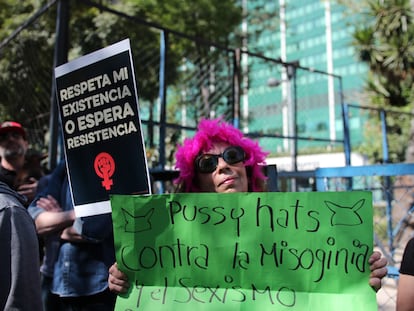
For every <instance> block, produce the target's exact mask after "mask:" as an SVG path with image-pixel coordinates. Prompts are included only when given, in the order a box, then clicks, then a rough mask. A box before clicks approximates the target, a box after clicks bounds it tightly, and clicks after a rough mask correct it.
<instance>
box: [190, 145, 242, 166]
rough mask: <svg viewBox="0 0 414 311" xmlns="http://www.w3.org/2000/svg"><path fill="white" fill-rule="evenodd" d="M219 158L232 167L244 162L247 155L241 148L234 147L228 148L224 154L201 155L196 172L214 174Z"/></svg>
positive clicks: (197, 161)
mask: <svg viewBox="0 0 414 311" xmlns="http://www.w3.org/2000/svg"><path fill="white" fill-rule="evenodd" d="M219 158H223V160H224V161H226V163H227V164H230V165H232V164H236V163H239V162H242V161H244V160H245V158H246V153H245V152H244V150H243V149H242V148H241V147H238V146H232V147H228V148H226V149H225V150H224V151H223V153H222V154H208V153H205V154H200V155H199V156H198V157H197V158H196V160H195V166H196V170H197V171H198V172H200V173H212V172H214V171H215V170H216V168H217V165H218V159H219Z"/></svg>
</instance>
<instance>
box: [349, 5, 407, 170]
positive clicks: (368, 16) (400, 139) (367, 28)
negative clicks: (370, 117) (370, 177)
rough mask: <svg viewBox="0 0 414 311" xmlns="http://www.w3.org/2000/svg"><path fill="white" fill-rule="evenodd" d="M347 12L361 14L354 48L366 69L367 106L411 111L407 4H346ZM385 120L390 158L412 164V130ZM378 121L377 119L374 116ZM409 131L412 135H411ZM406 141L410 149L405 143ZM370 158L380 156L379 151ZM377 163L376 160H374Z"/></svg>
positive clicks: (400, 120)
mask: <svg viewBox="0 0 414 311" xmlns="http://www.w3.org/2000/svg"><path fill="white" fill-rule="evenodd" d="M345 4H346V5H348V6H349V7H350V8H353V9H358V10H359V12H361V11H362V12H363V13H362V14H361V16H364V17H365V20H364V21H360V22H359V23H357V26H356V29H355V31H354V46H355V48H356V50H357V51H358V57H359V59H360V60H361V61H363V62H365V63H366V64H367V65H368V66H369V74H368V77H367V83H366V86H365V90H366V92H367V93H368V95H369V100H370V104H371V105H374V106H377V107H379V108H383V109H392V108H398V109H400V110H401V109H402V110H403V111H406V112H409V111H411V110H412V109H413V105H412V104H413V99H414V90H413V88H412V86H413V81H414V45H413V43H414V23H413V21H414V15H413V10H412V7H411V5H410V1H409V0H396V1H375V0H365V1H362V3H361V2H358V4H356V2H352V1H351V2H350V1H346V2H345ZM392 116H393V117H392V118H391V117H390V118H387V123H388V128H387V131H388V133H389V134H390V136H389V137H388V140H389V142H390V158H391V159H392V160H393V161H398V162H400V161H402V160H404V157H405V159H406V160H407V161H409V162H413V161H414V127H413V128H412V129H411V130H409V128H410V125H409V123H408V121H409V120H408V118H404V117H402V116H400V117H398V118H395V114H393V115H392ZM374 119H377V115H375V116H374ZM410 131H411V132H410ZM407 141H409V146H408V148H405V147H407V144H406V143H405V142H407ZM372 154H381V153H380V152H379V151H378V150H377V151H372ZM374 160H378V159H374Z"/></svg>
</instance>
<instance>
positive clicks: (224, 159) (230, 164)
mask: <svg viewBox="0 0 414 311" xmlns="http://www.w3.org/2000/svg"><path fill="white" fill-rule="evenodd" d="M266 155H267V154H266V153H265V152H263V151H262V149H261V148H260V147H259V145H258V143H257V142H255V141H253V140H251V139H249V138H247V137H245V136H244V135H243V133H242V132H241V131H240V130H238V129H236V128H235V127H233V126H232V125H230V124H228V123H225V122H223V121H222V120H220V119H213V120H206V119H205V120H202V121H201V122H200V123H199V126H198V131H197V132H196V134H195V135H194V137H193V138H187V139H186V140H184V143H183V145H181V146H179V148H178V150H177V153H176V168H177V169H178V170H179V177H178V178H177V180H176V184H177V191H178V192H217V193H229V192H248V191H249V192H250V191H255V192H260V191H265V190H266V177H265V176H264V175H263V172H262V167H261V166H262V165H263V164H264V163H265V159H266ZM369 264H370V270H371V276H370V279H369V284H370V285H371V286H372V287H373V288H374V289H375V290H376V291H378V290H379V289H380V288H381V279H382V278H383V277H384V276H385V275H386V274H387V268H386V265H387V260H386V258H384V257H382V256H381V253H379V252H374V253H373V254H372V255H371V256H370V258H369ZM108 283H109V288H110V289H111V290H112V291H113V292H115V293H122V292H126V291H127V289H128V287H129V283H128V280H127V278H126V275H125V274H124V273H122V272H121V271H120V270H119V269H118V267H117V264H116V263H114V264H113V265H112V266H111V268H110V269H109V278H108Z"/></svg>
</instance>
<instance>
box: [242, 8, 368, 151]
mask: <svg viewBox="0 0 414 311" xmlns="http://www.w3.org/2000/svg"><path fill="white" fill-rule="evenodd" d="M243 5H244V8H245V9H246V10H248V11H253V10H255V9H256V10H258V11H262V12H266V11H267V12H269V13H270V15H272V14H273V15H274V16H273V17H272V21H271V22H269V21H267V23H266V25H267V26H266V27H268V28H267V29H261V30H262V34H261V35H260V36H259V37H258V39H253V38H252V37H250V38H249V39H248V41H247V49H248V50H249V51H257V53H260V54H262V55H265V56H266V57H269V58H274V59H280V60H281V64H276V63H275V65H269V63H268V62H263V61H261V60H260V59H258V58H255V57H252V56H245V58H244V64H245V66H248V68H249V81H247V82H246V81H245V84H244V85H245V86H246V85H248V88H247V87H246V88H245V92H244V97H243V98H242V103H241V111H242V118H243V117H244V119H248V120H249V121H248V123H247V126H246V128H245V130H248V131H249V132H260V133H262V134H267V135H269V136H272V137H268V138H263V139H261V141H260V144H261V145H263V146H264V147H265V148H266V149H267V150H269V151H270V152H271V154H275V155H280V154H285V153H286V154H289V153H290V152H291V151H292V148H295V147H293V143H294V142H293V141H294V140H293V139H286V137H289V138H292V137H297V138H299V139H298V140H297V142H296V149H297V152H298V153H299V154H300V153H318V152H326V151H332V150H338V151H341V150H343V143H342V141H343V140H344V127H343V125H344V124H343V114H342V107H341V106H342V104H343V103H347V104H354V105H355V104H358V105H360V104H363V103H362V102H361V101H362V99H361V91H362V90H363V85H364V78H365V76H366V72H367V67H366V65H364V64H362V63H361V62H359V61H358V59H357V55H356V52H355V49H354V48H353V46H352V33H353V31H354V25H355V23H356V18H357V16H355V15H348V14H347V13H346V8H345V7H344V6H342V5H339V4H337V3H335V2H334V1H321V0H273V1H268V0H255V1H253V0H251V1H249V0H245V1H244V2H243ZM243 26H244V28H245V29H247V31H248V32H249V33H252V32H254V30H255V29H256V28H261V27H262V26H261V24H260V23H257V24H255V25H249V24H248V23H247V22H246V23H245V25H243ZM296 65H298V66H296ZM364 113H365V112H364V111H362V110H358V109H350V114H349V116H350V118H349V123H348V124H349V130H350V139H351V145H352V146H353V147H355V146H357V145H358V144H359V143H360V142H361V140H362V138H363V132H364V130H363V123H364V120H365V115H364ZM295 120H296V127H295V126H294V124H293V123H295V122H294V121H295ZM279 135H280V136H283V137H285V138H277V137H278V136H279ZM273 136H274V137H273ZM309 138H312V139H309Z"/></svg>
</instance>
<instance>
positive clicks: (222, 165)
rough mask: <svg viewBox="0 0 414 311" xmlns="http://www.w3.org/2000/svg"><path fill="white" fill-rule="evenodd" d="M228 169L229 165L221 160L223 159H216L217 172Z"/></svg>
mask: <svg viewBox="0 0 414 311" xmlns="http://www.w3.org/2000/svg"><path fill="white" fill-rule="evenodd" d="M228 167H229V164H228V163H227V162H226V161H224V160H223V158H218V163H217V170H218V171H221V170H223V169H226V168H228Z"/></svg>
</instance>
